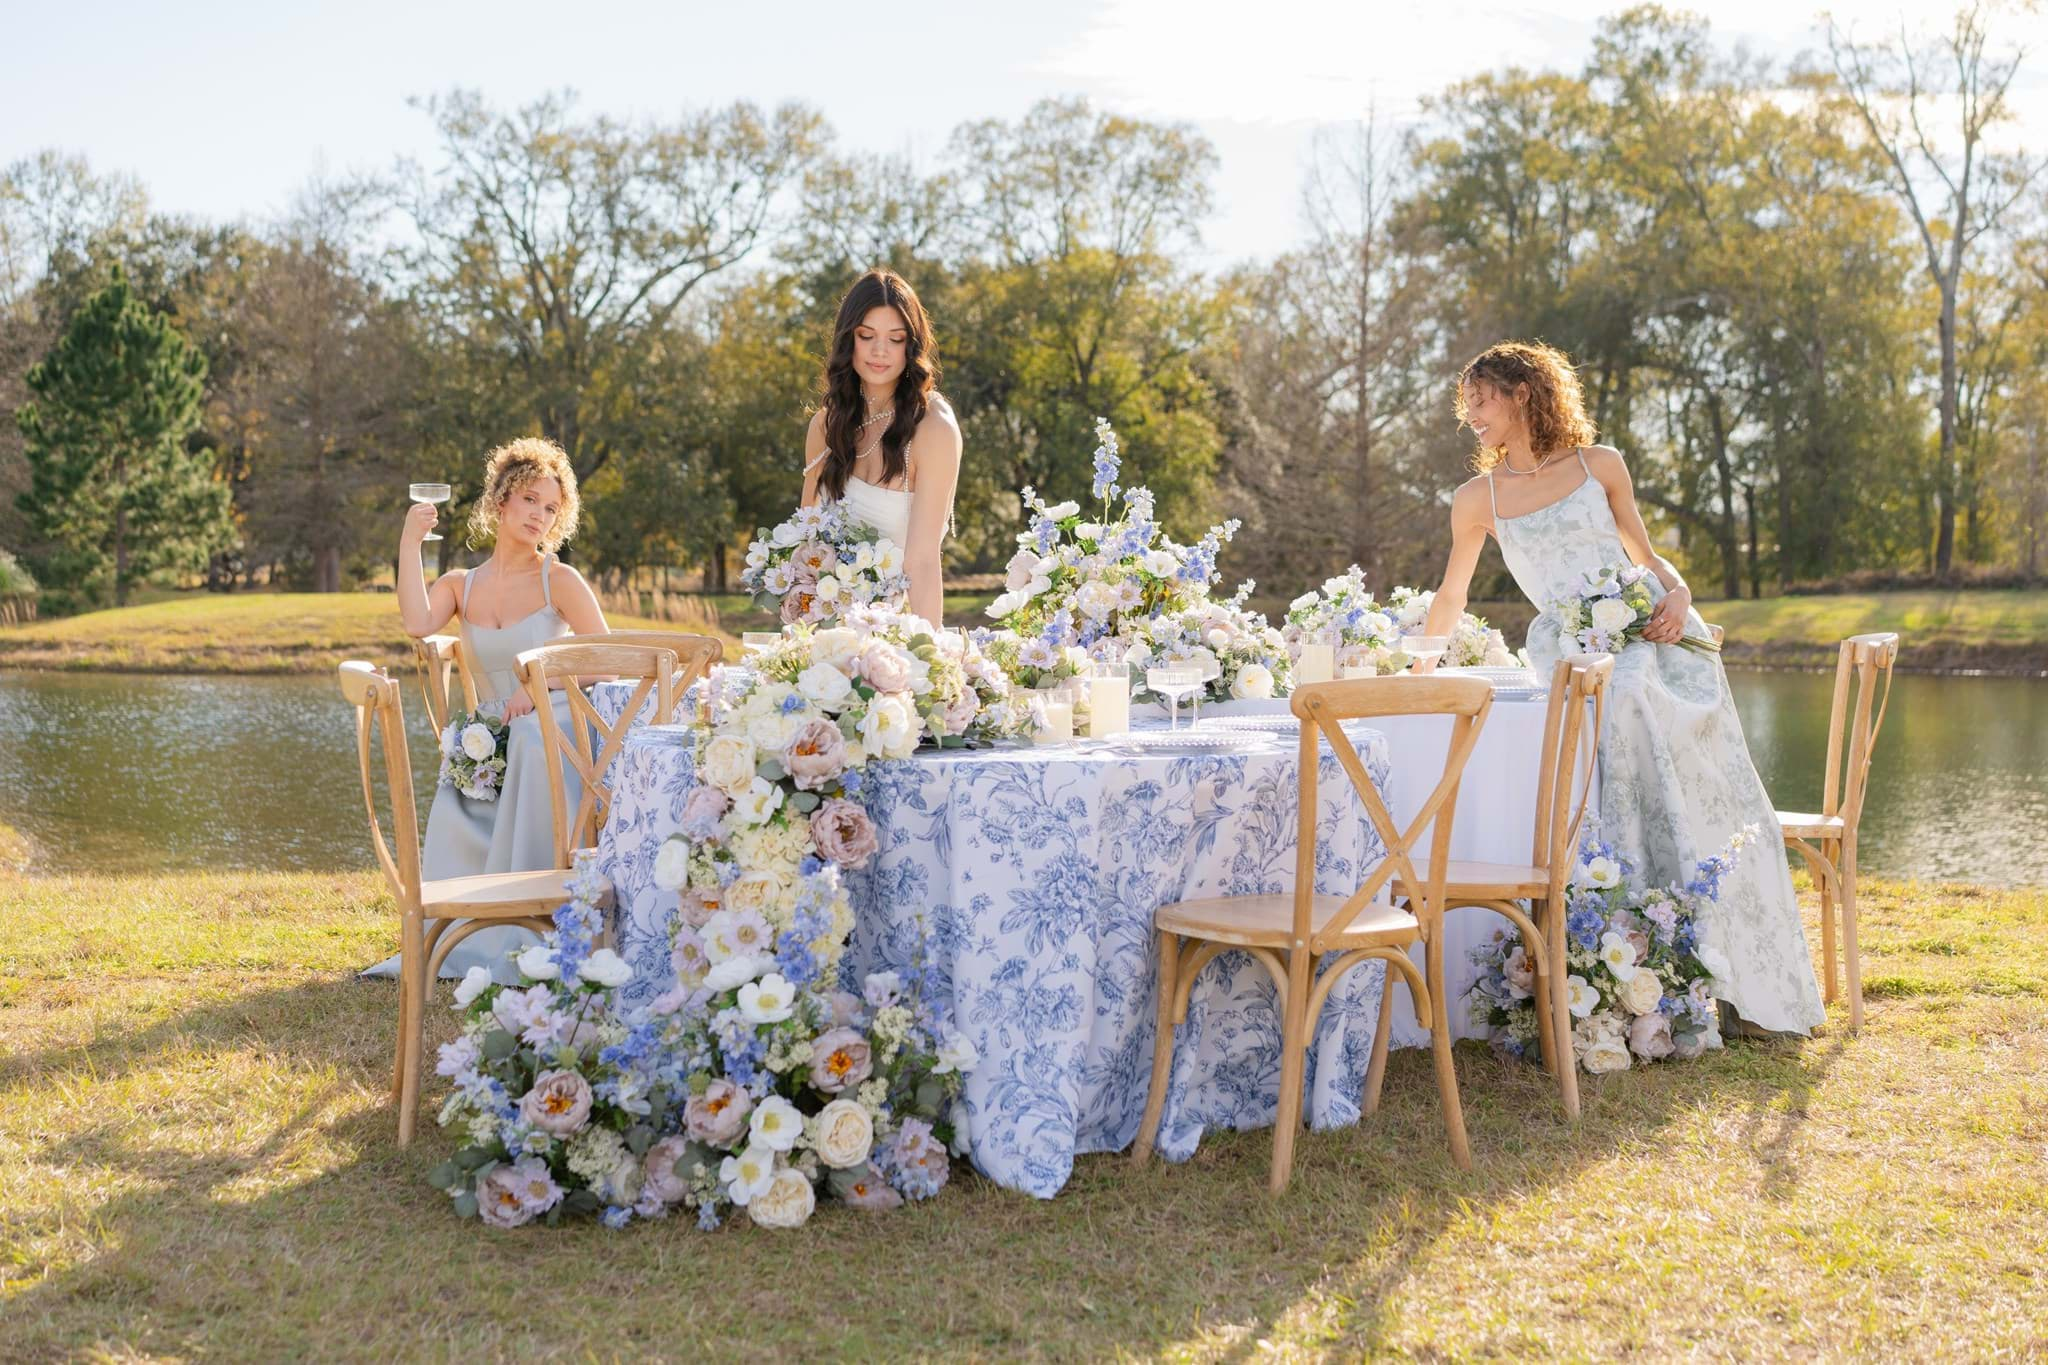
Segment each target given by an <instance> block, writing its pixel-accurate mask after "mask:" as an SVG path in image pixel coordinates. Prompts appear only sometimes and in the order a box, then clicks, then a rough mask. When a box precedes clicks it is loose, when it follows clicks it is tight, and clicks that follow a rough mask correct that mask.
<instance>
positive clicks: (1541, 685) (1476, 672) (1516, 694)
mask: <svg viewBox="0 0 2048 1365" xmlns="http://www.w3.org/2000/svg"><path fill="white" fill-rule="evenodd" d="M1436 672H1437V676H1438V677H1440V678H1442V677H1448V678H1483V679H1485V680H1486V681H1487V682H1488V683H1489V684H1491V686H1492V687H1493V695H1494V696H1496V697H1499V698H1502V699H1503V700H1507V701H1528V700H1533V699H1535V698H1537V697H1540V696H1543V695H1545V694H1546V693H1547V692H1548V691H1549V690H1550V689H1549V685H1548V684H1547V683H1546V682H1545V681H1544V679H1543V675H1542V674H1540V673H1538V672H1537V671H1536V670H1535V669H1533V668H1486V667H1480V666H1474V667H1471V668H1439V669H1438V670H1437V671H1436Z"/></svg>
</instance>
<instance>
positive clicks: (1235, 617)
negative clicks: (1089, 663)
mask: <svg viewBox="0 0 2048 1365" xmlns="http://www.w3.org/2000/svg"><path fill="white" fill-rule="evenodd" d="M1252 586H1253V585H1252V584H1251V583H1249V582H1247V583H1245V584H1243V585H1242V586H1240V587H1239V588H1238V590H1237V595H1236V596H1234V597H1232V598H1230V599H1228V600H1227V601H1217V600H1215V599H1213V598H1206V597H1204V598H1197V599H1196V600H1195V601H1194V602H1193V603H1191V604H1189V605H1188V606H1187V607H1184V608H1182V609H1181V610H1179V611H1163V612H1160V613H1159V614H1158V615H1157V616H1154V617H1151V618H1150V619H1148V620H1145V621H1140V622H1136V623H1133V625H1132V627H1131V629H1130V632H1129V635H1128V637H1127V641H1128V644H1129V652H1128V653H1127V654H1126V656H1125V660H1126V662H1127V663H1129V664H1130V665H1131V667H1132V668H1133V669H1134V670H1137V671H1138V681H1139V683H1140V684H1142V683H1143V681H1144V674H1143V670H1144V669H1145V668H1146V667H1148V666H1150V665H1154V664H1187V665H1192V666H1193V667H1196V668H1198V669H1200V670H1201V672H1202V675H1203V677H1204V678H1205V679H1206V680H1207V681H1206V682H1205V684H1204V686H1203V690H1202V692H1201V694H1200V695H1201V697H1202V699H1203V700H1206V701H1226V700H1239V701H1244V700H1263V699H1265V698H1268V697H1277V696H1285V695H1286V694H1287V693H1288V692H1289V691H1291V690H1292V688H1293V681H1294V671H1293V661H1292V660H1291V659H1290V657H1289V655H1288V652H1287V642H1286V640H1285V639H1284V638H1283V637H1282V635H1281V633H1280V632H1279V631H1278V630H1276V629H1274V628H1273V627H1272V626H1270V625H1268V624H1266V618H1265V617H1264V616H1262V615H1260V614H1259V613H1258V612H1255V611H1249V610H1247V609H1246V607H1245V599H1246V598H1248V597H1249V596H1250V595H1251V590H1252ZM1138 695H1150V694H1149V693H1147V692H1144V691H1143V690H1142V688H1141V691H1140V693H1139V694H1138Z"/></svg>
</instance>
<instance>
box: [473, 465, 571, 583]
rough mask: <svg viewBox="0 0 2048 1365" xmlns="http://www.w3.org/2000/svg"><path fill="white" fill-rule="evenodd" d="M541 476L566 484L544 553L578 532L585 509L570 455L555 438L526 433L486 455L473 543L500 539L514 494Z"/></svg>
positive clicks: (542, 546) (542, 547) (474, 523)
mask: <svg viewBox="0 0 2048 1365" xmlns="http://www.w3.org/2000/svg"><path fill="white" fill-rule="evenodd" d="M539 479H553V480H554V481H555V482H556V483H558V484H560V485H561V486H562V510H561V511H560V512H558V513H557V514H556V515H555V524H554V525H553V526H550V527H549V528H548V533H547V535H546V537H545V538H543V539H542V541H541V543H540V548H541V552H542V553H543V554H545V553H547V552H549V551H551V550H554V549H555V548H556V547H557V546H559V545H561V544H562V543H563V542H564V541H566V540H568V539H569V537H571V536H573V535H575V534H576V520H577V517H578V515H579V514H580V513H581V512H582V510H583V504H582V501H581V500H580V499H579V498H578V497H577V495H576V470H575V469H574V468H573V467H572V466H571V465H570V463H569V457H568V456H567V455H565V454H564V453H563V452H562V448H561V447H560V446H558V445H556V444H555V443H554V442H553V441H549V440H543V439H542V438H541V437H538V436H522V437H520V438H519V439H518V440H516V441H507V442H506V443H505V444H504V445H501V446H499V447H498V448H497V449H496V450H494V451H492V452H491V453H490V454H489V455H486V456H485V457H484V491H483V496H482V497H480V498H478V499H477V500H476V505H475V506H474V507H472V508H470V509H469V543H470V544H471V545H472V546H474V547H477V548H481V547H483V546H486V545H489V544H490V543H491V542H492V541H494V540H496V539H497V538H498V514H499V512H500V511H502V510H503V508H504V506H505V499H507V498H509V497H511V496H512V495H513V494H514V493H516V492H518V491H519V490H520V489H522V488H524V487H526V485H528V484H530V483H533V482H535V481H536V480H539Z"/></svg>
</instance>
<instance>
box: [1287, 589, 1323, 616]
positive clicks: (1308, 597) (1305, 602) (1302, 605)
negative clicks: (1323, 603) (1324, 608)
mask: <svg viewBox="0 0 2048 1365" xmlns="http://www.w3.org/2000/svg"><path fill="white" fill-rule="evenodd" d="M1323 586H1324V587H1326V588H1327V587H1328V586H1329V584H1327V583H1325V584H1324V585H1323ZM1319 600H1321V599H1319V598H1318V597H1317V596H1316V595H1315V594H1314V593H1312V592H1305V593H1303V594H1302V595H1301V596H1299V597H1297V598H1295V599H1294V600H1293V601H1292V602H1289V603H1288V604H1287V610H1288V611H1289V612H1297V611H1307V610H1308V609H1309V608H1310V607H1312V606H1314V605H1315V604H1316V603H1317V602H1318V601H1319Z"/></svg>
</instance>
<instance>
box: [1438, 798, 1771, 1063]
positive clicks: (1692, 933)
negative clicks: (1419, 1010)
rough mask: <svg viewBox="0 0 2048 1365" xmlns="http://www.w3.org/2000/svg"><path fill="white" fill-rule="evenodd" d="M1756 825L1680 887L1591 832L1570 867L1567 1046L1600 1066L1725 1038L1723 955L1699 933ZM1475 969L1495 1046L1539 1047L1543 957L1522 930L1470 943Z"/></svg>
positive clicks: (1479, 1013) (1691, 1050) (1691, 1051)
mask: <svg viewBox="0 0 2048 1365" xmlns="http://www.w3.org/2000/svg"><path fill="white" fill-rule="evenodd" d="M1755 838H1756V830H1755V827H1754V826H1751V827H1749V828H1746V829H1744V830H1742V831H1740V832H1739V833H1737V834H1736V835H1735V837H1734V838H1733V839H1731V840H1730V841H1729V842H1728V845H1727V846H1726V847H1725V848H1724V849H1722V850H1721V852H1719V853H1717V854H1715V855H1714V856H1713V857H1711V858H1709V859H1707V860H1706V861H1705V862H1702V863H1701V864H1699V866H1698V868H1697V869H1696V870H1695V872H1694V874H1693V877H1692V879H1691V880H1690V881H1688V882H1687V883H1686V884H1685V885H1684V886H1670V887H1639V886H1636V885H1634V884H1633V883H1632V882H1631V881H1630V877H1629V873H1630V871H1631V869H1630V868H1629V866H1628V865H1627V864H1626V863H1625V862H1623V861H1622V860H1621V859H1620V858H1618V857H1617V856H1616V855H1615V852H1614V850H1613V849H1612V848H1611V847H1610V846H1608V845H1605V844H1601V843H1598V842H1591V841H1589V843H1588V845H1587V847H1586V849H1585V853H1584V856H1583V857H1582V859H1581V860H1580V862H1579V864H1578V865H1577V867H1576V869H1575V870H1574V872H1573V875H1572V879H1571V883H1570V887H1569V891H1568V896H1569V899H1568V901H1567V913H1566V918H1565V934H1566V944H1565V965H1566V969H1567V973H1568V974H1567V976H1566V978H1565V981H1564V990H1565V993H1566V1004H1567V1006H1568V1007H1569V1010H1570V1015H1571V1019H1572V1021H1573V1022H1572V1038H1571V1044H1572V1053H1573V1055H1574V1057H1575V1058H1576V1059H1577V1061H1578V1064H1579V1065H1580V1066H1582V1067H1584V1068H1585V1069H1586V1070H1587V1071H1589V1072H1591V1073H1593V1074H1595V1075H1599V1074H1602V1073H1605V1072H1609V1071H1625V1070H1627V1069H1628V1067H1629V1066H1630V1065H1631V1064H1632V1063H1634V1062H1651V1061H1657V1060H1660V1059H1662V1058H1665V1057H1697V1056H1699V1055H1700V1054H1701V1053H1702V1052H1705V1051H1707V1050H1709V1049H1711V1048H1717V1047H1720V1046H1721V1031H1720V1014H1719V1008H1718V1006H1717V1005H1716V1004H1715V1001H1714V996H1713V983H1714V980H1715V978H1716V977H1717V976H1725V975H1726V973H1727V972H1728V970H1729V964H1728V961H1727V959H1726V958H1725V957H1724V956H1723V955H1722V954H1721V953H1720V951H1719V950H1718V949H1716V948H1715V947H1713V946H1712V945H1711V944H1708V943H1706V942H1704V941H1703V937H1702V931H1701V915H1702V912H1703V911H1704V910H1705V908H1706V907H1707V906H1708V905H1709V904H1711V903H1712V902H1714V901H1715V900H1716V899H1717V898H1718V897H1719V895H1720V890H1721V879H1722V878H1723V877H1724V876H1726V875H1727V873H1728V870H1729V869H1730V868H1731V867H1733V866H1734V864H1735V859H1736V857H1737V856H1738V854H1739V853H1740V851H1741V849H1742V848H1743V847H1744V846H1745V845H1747V844H1749V843H1751V842H1753V841H1754V840H1755ZM1473 963H1474V965H1475V966H1476V967H1477V968H1478V969H1479V976H1478V979H1477V981H1476V982H1475V983H1474V984H1473V987H1472V993H1471V995H1470V996H1469V997H1468V1002H1469V1004H1470V1007H1471V1011H1472V1019H1473V1022H1474V1023H1475V1024H1478V1025H1480V1026H1482V1027H1484V1028H1486V1029H1487V1030H1488V1032H1489V1035H1490V1037H1491V1040H1492V1043H1493V1046H1494V1048H1495V1049H1496V1050H1498V1051H1500V1052H1502V1053H1505V1054H1507V1055H1509V1056H1514V1057H1523V1056H1526V1055H1528V1054H1529V1053H1531V1052H1532V1051H1534V1050H1535V1049H1536V1048H1537V1045H1538V1038H1539V1021H1538V1018H1537V1012H1536V1001H1535V991H1536V963H1535V961H1534V960H1533V959H1532V958H1531V957H1530V956H1529V953H1528V950H1527V947H1526V945H1525V944H1524V943H1523V942H1522V937H1521V934H1520V931H1518V930H1508V931H1503V932H1502V933H1500V934H1498V935H1496V936H1495V938H1494V940H1493V941H1492V942H1490V943H1487V944H1485V945H1483V946H1481V947H1480V948H1479V949H1477V950H1476V951H1475V952H1474V953H1473Z"/></svg>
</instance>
